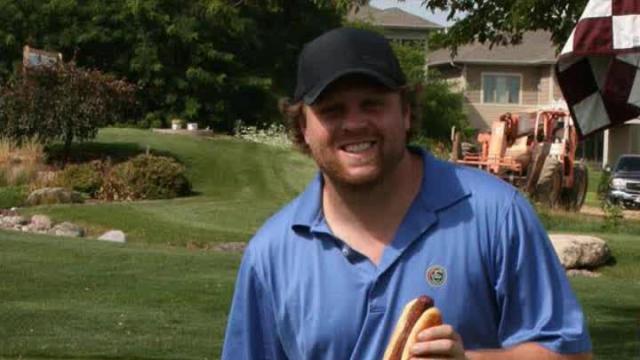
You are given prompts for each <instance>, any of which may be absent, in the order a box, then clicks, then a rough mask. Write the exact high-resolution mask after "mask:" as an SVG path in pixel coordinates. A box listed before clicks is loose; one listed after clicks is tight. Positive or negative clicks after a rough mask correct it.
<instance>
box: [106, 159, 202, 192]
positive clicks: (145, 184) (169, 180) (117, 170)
mask: <svg viewBox="0 0 640 360" xmlns="http://www.w3.org/2000/svg"><path fill="white" fill-rule="evenodd" d="M184 172H185V168H184V166H182V165H181V164H179V163H178V162H177V161H175V160H174V159H171V158H168V157H164V156H156V155H150V154H143V155H138V156H136V157H135V158H133V159H131V160H129V161H127V162H124V163H121V164H118V165H116V166H114V167H113V168H111V169H110V170H109V172H108V174H107V176H106V178H105V180H104V184H103V186H102V188H101V189H100V191H99V192H98V197H99V198H101V199H104V200H142V199H169V198H174V197H176V196H183V195H188V194H189V193H190V192H191V184H190V183H189V180H188V179H187V178H186V176H185V174H184Z"/></svg>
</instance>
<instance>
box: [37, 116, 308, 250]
mask: <svg viewBox="0 0 640 360" xmlns="http://www.w3.org/2000/svg"><path fill="white" fill-rule="evenodd" d="M96 143H97V144H84V145H80V146H77V147H76V148H75V149H74V151H75V152H76V153H78V154H86V153H91V152H96V151H100V150H103V151H106V150H108V151H111V152H113V154H112V156H113V157H114V158H117V157H119V156H121V154H122V153H125V154H126V153H127V152H135V151H143V150H145V149H146V148H147V147H149V148H150V149H151V150H152V151H158V152H161V153H169V154H171V155H172V156H175V157H176V158H177V159H178V160H179V161H181V162H182V163H184V164H185V165H186V167H187V169H188V176H189V178H190V180H191V181H192V183H193V191H194V192H196V193H197V196H192V197H188V198H182V199H174V200H168V201H167V200H163V201H143V202H136V203H111V204H98V205H63V206H51V207H39V208H31V209H28V210H27V211H26V213H27V214H34V213H45V214H48V215H50V216H51V217H52V218H53V219H54V220H60V221H63V220H69V221H73V222H76V223H78V224H80V225H83V226H86V227H88V230H89V233H90V235H99V233H100V232H104V231H106V230H109V229H111V228H117V229H120V230H123V231H124V232H125V233H127V235H128V237H129V241H131V242H133V243H140V244H179V245H184V244H186V243H188V242H197V243H200V244H204V243H216V242H223V241H226V242H229V241H245V240H247V239H248V238H249V237H250V236H251V234H252V233H253V231H255V229H256V228H257V227H258V226H259V225H260V224H261V223H262V222H263V221H264V219H265V218H266V217H268V216H269V215H270V214H272V213H273V212H275V211H276V210H277V209H278V208H279V207H280V206H281V204H283V203H285V202H286V201H287V200H289V199H291V198H293V197H294V196H295V194H297V193H298V192H299V191H300V190H302V189H303V188H304V186H305V185H306V183H307V182H308V180H309V179H310V178H311V177H312V176H313V174H314V166H313V164H312V162H311V161H310V160H309V159H308V158H306V157H305V156H303V155H301V154H298V153H296V152H292V151H288V150H280V149H276V148H272V147H268V146H264V145H260V144H254V143H248V142H244V141H239V140H236V139H232V138H220V139H210V138H194V137H190V136H180V135H164V134H157V133H153V132H151V131H146V130H131V129H105V130H102V131H100V133H99V136H98V138H97V139H96Z"/></svg>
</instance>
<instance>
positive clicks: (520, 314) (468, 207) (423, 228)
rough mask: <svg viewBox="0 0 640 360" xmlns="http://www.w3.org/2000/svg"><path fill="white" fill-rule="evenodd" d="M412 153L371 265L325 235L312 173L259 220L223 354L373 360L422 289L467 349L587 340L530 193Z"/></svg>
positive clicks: (318, 185) (568, 349) (318, 183)
mask: <svg viewBox="0 0 640 360" xmlns="http://www.w3.org/2000/svg"><path fill="white" fill-rule="evenodd" d="M421 155H422V157H423V159H424V178H423V183H422V186H421V190H420V192H419V194H418V196H417V197H416V199H415V200H414V201H413V203H412V204H411V207H410V209H409V211H408V213H407V215H406V216H405V218H404V220H403V221H402V223H401V225H400V227H399V229H398V231H397V233H396V235H395V237H394V239H393V241H392V243H391V244H390V245H389V246H387V247H386V248H385V250H384V253H383V256H382V259H381V261H380V264H379V265H378V266H376V265H375V264H374V263H372V262H371V261H369V260H368V259H367V258H366V257H365V256H363V255H361V254H359V253H358V252H356V251H355V250H353V249H350V248H349V246H348V245H347V244H345V243H344V242H343V241H341V240H340V239H337V238H336V237H335V236H333V235H332V232H331V230H330V229H329V227H328V225H327V223H326V220H325V218H324V216H323V213H322V206H321V200H322V198H321V195H322V191H321V189H322V179H321V177H320V176H318V177H316V179H315V180H313V181H312V182H311V184H310V185H309V186H308V188H307V189H306V190H305V191H304V193H302V194H301V195H300V196H299V197H298V198H296V199H295V200H293V201H292V202H291V203H289V204H288V205H287V206H286V207H285V208H283V209H282V210H281V211H279V212H278V213H277V214H276V215H274V216H273V217H272V218H271V219H269V220H268V221H267V222H266V223H265V225H264V226H263V227H262V228H261V229H260V230H259V231H258V232H257V233H256V235H255V237H254V238H253V239H252V240H251V241H250V242H249V245H248V247H247V249H246V251H245V254H244V257H243V260H242V264H241V266H240V269H239V272H238V278H237V282H236V288H235V293H234V297H233V303H232V306H231V311H230V314H229V319H228V325H227V331H226V337H225V342H224V347H223V354H222V358H223V359H228V360H232V359H233V360H236V359H353V360H356V359H357V360H361V359H371V360H378V359H381V358H382V354H383V353H384V349H385V347H386V345H387V342H388V340H389V337H390V334H391V332H392V331H393V328H394V326H395V323H396V321H397V319H398V317H399V316H400V312H401V311H402V308H403V306H404V305H405V304H406V303H407V302H408V301H410V300H411V299H413V298H415V297H417V296H419V295H422V294H426V295H429V296H431V297H432V298H433V299H434V301H435V304H436V306H437V307H438V308H440V310H441V311H442V314H443V318H444V321H445V322H446V323H448V324H451V325H452V326H453V327H454V328H455V329H456V330H457V331H458V332H459V333H460V335H461V336H462V339H463V342H464V346H465V348H466V349H483V348H501V347H509V346H513V345H516V344H519V343H523V342H529V341H534V342H537V343H539V344H541V345H542V346H545V347H547V348H549V349H551V350H553V351H556V352H561V353H577V352H584V351H589V350H590V349H591V343H590V339H589V335H588V333H587V329H586V326H585V319H584V316H583V313H582V311H581V309H580V305H579V304H578V302H577V300H576V298H575V296H574V294H573V292H572V290H571V287H570V285H569V283H568V281H567V278H566V276H565V273H564V270H563V269H562V267H561V265H560V264H559V261H558V259H557V257H556V255H555V253H554V251H553V248H552V247H551V245H550V242H549V240H548V237H547V235H546V232H545V230H544V229H543V227H542V226H541V224H540V223H539V221H538V219H537V217H536V215H535V213H534V211H533V210H532V209H531V207H530V206H529V204H528V202H527V201H526V200H525V199H523V198H522V197H521V196H520V195H519V194H518V192H517V191H516V190H515V189H514V188H513V187H511V186H510V185H508V184H506V183H505V182H503V181H501V180H498V179H496V178H495V177H493V176H491V175H488V174H486V173H483V172H481V171H478V170H475V169H471V168H467V167H460V166H455V165H452V164H449V163H446V162H442V161H439V160H437V159H435V158H434V157H433V156H431V155H430V154H427V153H424V152H422V153H421ZM380 211H384V209H381V210H380Z"/></svg>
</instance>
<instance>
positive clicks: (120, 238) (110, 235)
mask: <svg viewBox="0 0 640 360" xmlns="http://www.w3.org/2000/svg"><path fill="white" fill-rule="evenodd" d="M98 240H104V241H113V242H118V243H125V242H127V235H125V233H123V232H122V231H120V230H111V231H107V232H106V233H104V234H102V235H100V237H99V238H98Z"/></svg>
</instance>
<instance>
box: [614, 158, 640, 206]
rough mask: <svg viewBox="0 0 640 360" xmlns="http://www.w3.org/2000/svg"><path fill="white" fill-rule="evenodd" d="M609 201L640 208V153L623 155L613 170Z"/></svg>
mask: <svg viewBox="0 0 640 360" xmlns="http://www.w3.org/2000/svg"><path fill="white" fill-rule="evenodd" d="M609 201H611V202H612V203H614V204H620V205H622V206H623V207H624V208H626V209H640V155H622V156H620V158H618V161H617V162H616V166H615V167H614V168H613V170H612V172H611V180H610V182H609Z"/></svg>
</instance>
